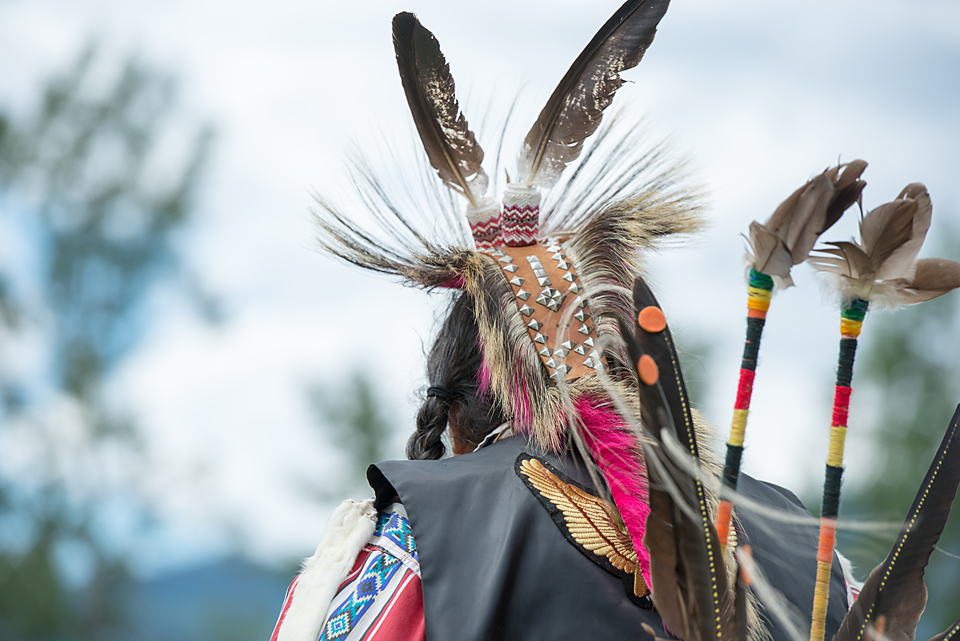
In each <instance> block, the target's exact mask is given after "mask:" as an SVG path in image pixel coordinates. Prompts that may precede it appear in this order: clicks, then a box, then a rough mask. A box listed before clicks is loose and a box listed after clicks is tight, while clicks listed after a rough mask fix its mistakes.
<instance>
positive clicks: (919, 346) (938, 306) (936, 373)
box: [841, 232, 960, 639]
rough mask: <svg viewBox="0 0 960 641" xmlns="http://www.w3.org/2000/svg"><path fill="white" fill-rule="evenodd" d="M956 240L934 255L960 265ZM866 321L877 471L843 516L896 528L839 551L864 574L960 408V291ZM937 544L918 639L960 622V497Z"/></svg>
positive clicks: (949, 238)
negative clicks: (886, 524) (888, 523)
mask: <svg viewBox="0 0 960 641" xmlns="http://www.w3.org/2000/svg"><path fill="white" fill-rule="evenodd" d="M958 241H960V236H958V234H957V233H956V232H953V233H947V234H943V235H942V236H941V242H940V250H939V251H935V252H934V253H933V255H936V256H944V257H947V258H952V259H957V258H958V256H957V250H956V248H957V247H958V246H960V242H958ZM951 254H952V255H951ZM867 322H868V323H870V324H871V325H873V327H871V328H870V331H869V333H866V334H865V336H869V342H867V344H866V345H865V346H864V350H863V353H862V354H861V355H860V356H859V357H858V361H859V363H858V370H859V374H860V376H859V377H855V379H854V386H855V387H857V388H858V391H857V393H858V394H862V395H863V397H864V398H865V399H867V401H868V403H865V405H869V416H870V420H869V421H868V422H867V423H868V424H870V425H871V428H870V432H869V435H868V438H869V441H870V453H869V457H870V461H871V465H870V470H871V473H870V475H869V477H867V478H865V479H854V478H851V479H850V480H849V481H848V482H849V484H850V487H849V488H848V489H847V490H845V493H844V506H843V507H841V510H842V512H843V517H844V519H845V520H848V521H850V520H855V519H862V520H866V521H871V522H873V521H890V522H891V523H894V524H896V525H897V527H895V528H893V529H890V530H888V531H885V532H884V533H883V535H882V536H881V535H879V534H876V533H874V534H867V535H864V534H859V533H845V534H843V535H842V538H841V544H842V546H843V547H842V551H843V552H844V553H845V554H847V555H848V556H850V557H851V560H852V561H853V563H854V565H855V567H857V568H858V570H860V571H861V572H864V573H865V572H867V571H869V569H871V568H873V567H874V566H876V565H877V564H878V563H880V561H882V560H883V558H884V557H885V556H886V555H887V552H888V551H889V549H890V546H891V545H892V543H893V540H894V537H895V536H896V530H897V529H898V528H899V524H900V523H902V522H903V518H904V516H905V515H906V513H907V510H908V509H909V508H910V505H911V503H912V502H913V499H914V497H915V495H916V493H917V488H919V487H920V483H921V482H922V481H923V476H924V474H925V473H926V471H927V468H928V467H929V465H930V462H931V461H932V460H933V456H934V454H935V453H936V451H937V447H938V446H939V445H940V439H941V438H942V437H943V434H944V432H945V431H946V428H947V425H948V424H949V421H950V418H951V417H952V416H953V412H954V410H955V409H956V407H957V404H958V403H960V370H958V368H957V362H958V361H957V356H958V354H960V292H952V293H950V294H947V295H945V296H943V297H941V298H938V299H935V300H933V301H929V302H926V303H923V304H922V305H916V306H913V307H907V308H904V309H902V310H900V311H898V312H897V313H895V314H881V313H877V314H871V315H870V316H869V317H868V319H867ZM857 378H859V381H858V380H857ZM938 548H939V549H938V550H937V551H934V553H933V555H932V556H931V558H930V565H929V566H928V567H927V572H926V575H925V578H924V580H925V582H926V584H927V588H928V590H929V600H928V602H927V611H926V612H925V613H924V616H923V619H922V620H921V624H920V628H919V629H918V632H917V638H920V639H926V638H929V637H931V636H933V635H934V634H937V633H939V632H941V631H943V630H944V629H946V628H947V627H948V626H949V625H950V624H952V623H953V622H954V621H956V619H957V617H960V558H957V557H956V556H954V557H951V556H950V555H951V554H952V555H960V501H958V503H957V504H955V505H954V509H953V513H952V514H951V518H950V520H949V521H948V523H947V526H946V528H945V530H944V532H943V535H942V537H941V539H940V542H939V544H938ZM944 552H946V553H944Z"/></svg>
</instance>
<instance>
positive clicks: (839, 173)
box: [717, 160, 867, 546]
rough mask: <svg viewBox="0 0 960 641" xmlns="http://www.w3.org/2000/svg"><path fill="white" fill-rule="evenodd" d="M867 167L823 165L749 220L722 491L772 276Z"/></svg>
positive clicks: (836, 209) (803, 253)
mask: <svg viewBox="0 0 960 641" xmlns="http://www.w3.org/2000/svg"><path fill="white" fill-rule="evenodd" d="M866 167H867V163H866V162H864V161H862V160H855V161H853V162H851V163H848V164H846V165H839V166H837V167H833V168H831V169H828V170H826V171H825V172H823V173H822V174H820V175H819V176H817V177H815V178H813V179H812V180H810V181H809V182H807V184H805V185H804V186H803V187H801V188H800V189H798V190H796V191H795V192H793V194H791V195H790V197H789V198H787V199H786V200H785V201H783V203H781V205H780V206H779V207H777V210H776V211H775V212H773V215H772V216H771V217H770V220H768V221H767V222H766V224H763V225H761V224H760V223H758V222H756V221H754V222H753V223H752V224H751V225H750V238H749V239H748V243H749V247H750V249H749V255H748V257H749V264H750V276H749V288H748V289H747V294H748V299H747V337H746V341H745V343H744V347H743V362H742V364H741V366H740V382H739V384H738V386H737V400H736V403H735V404H734V409H733V422H732V424H731V427H730V438H729V440H728V441H727V459H726V462H725V463H724V467H723V488H724V489H725V490H727V491H729V490H736V489H737V479H738V478H739V476H740V460H741V458H742V456H743V439H744V434H745V432H746V429H747V414H748V413H749V411H750V397H751V395H752V394H753V379H754V374H755V372H756V368H757V356H758V354H759V352H760V337H761V335H762V334H763V325H764V323H765V322H766V316H767V309H768V308H769V306H770V295H771V294H772V293H773V288H774V279H777V281H778V284H779V285H780V286H781V287H784V288H786V287H790V286H791V285H793V280H792V279H791V278H790V269H791V268H792V267H793V266H794V265H798V264H800V263H802V262H803V261H804V260H806V258H807V255H808V254H809V253H810V250H811V249H813V244H814V243H815V242H816V241H817V238H819V236H820V234H822V233H823V232H825V231H826V230H827V229H829V228H830V227H832V226H833V224H834V223H835V222H837V220H839V219H840V216H841V215H842V214H843V212H845V211H846V210H847V208H848V207H850V205H852V204H853V203H855V202H857V201H858V200H859V199H860V193H861V191H862V190H863V188H864V186H865V185H866V183H865V182H863V181H862V180H860V174H862V173H863V170H864V169H866ZM720 498H721V501H720V508H719V510H718V511H717V533H718V534H719V536H720V543H721V545H723V546H726V545H727V538H728V536H729V532H730V516H731V513H732V511H733V504H732V502H731V500H730V499H729V498H728V496H726V495H725V492H724V491H723V490H721V497H720Z"/></svg>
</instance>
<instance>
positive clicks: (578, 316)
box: [573, 309, 590, 323]
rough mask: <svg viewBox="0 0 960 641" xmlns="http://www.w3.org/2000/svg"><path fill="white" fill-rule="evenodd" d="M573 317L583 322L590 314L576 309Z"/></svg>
mask: <svg viewBox="0 0 960 641" xmlns="http://www.w3.org/2000/svg"><path fill="white" fill-rule="evenodd" d="M573 317H574V318H576V319H577V320H578V321H580V322H581V323H585V322H587V319H588V318H590V314H588V313H586V312H585V311H583V310H582V309H578V310H577V311H576V312H574V314H573Z"/></svg>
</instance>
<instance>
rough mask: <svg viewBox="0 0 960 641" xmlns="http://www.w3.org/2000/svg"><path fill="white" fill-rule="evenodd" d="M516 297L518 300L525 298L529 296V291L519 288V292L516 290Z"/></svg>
mask: <svg viewBox="0 0 960 641" xmlns="http://www.w3.org/2000/svg"><path fill="white" fill-rule="evenodd" d="M517 298H519V299H520V300H527V299H528V298H530V292H528V291H527V290H525V289H521V290H520V291H519V292H517Z"/></svg>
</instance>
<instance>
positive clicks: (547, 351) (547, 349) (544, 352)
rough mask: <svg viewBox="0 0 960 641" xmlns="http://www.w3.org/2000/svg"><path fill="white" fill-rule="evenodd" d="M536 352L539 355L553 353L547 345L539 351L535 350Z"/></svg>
mask: <svg viewBox="0 0 960 641" xmlns="http://www.w3.org/2000/svg"><path fill="white" fill-rule="evenodd" d="M537 353H538V354H540V356H552V355H553V350H552V349H550V348H549V347H547V346H544V347H543V348H542V349H541V350H540V351H539V352H537Z"/></svg>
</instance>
